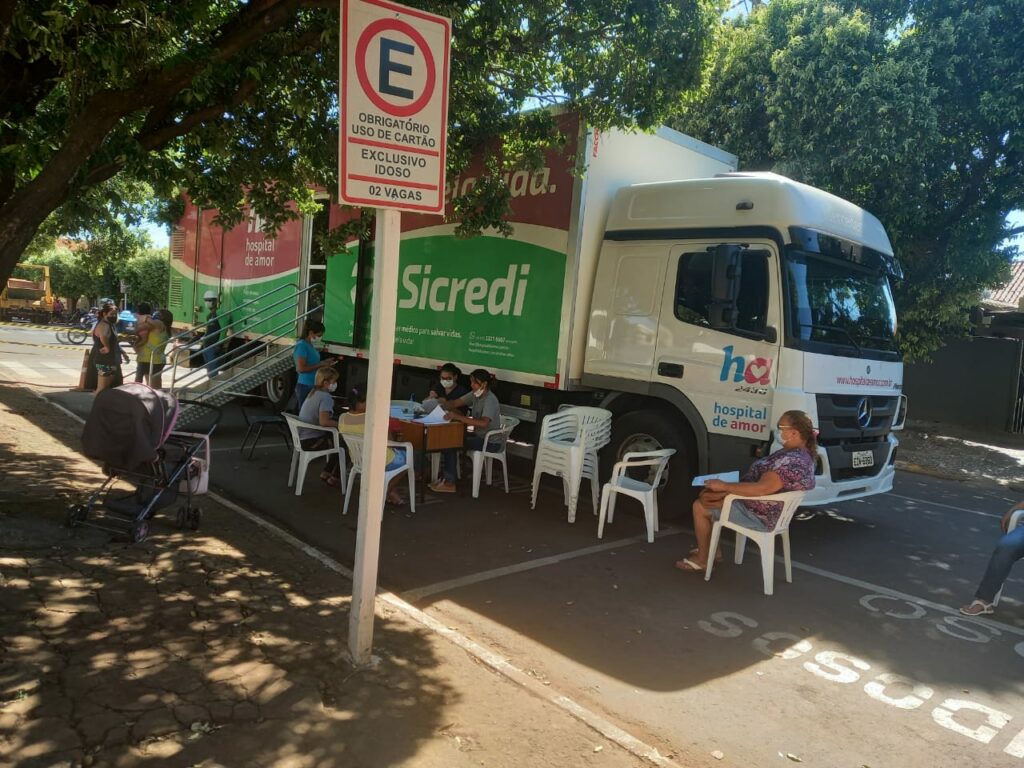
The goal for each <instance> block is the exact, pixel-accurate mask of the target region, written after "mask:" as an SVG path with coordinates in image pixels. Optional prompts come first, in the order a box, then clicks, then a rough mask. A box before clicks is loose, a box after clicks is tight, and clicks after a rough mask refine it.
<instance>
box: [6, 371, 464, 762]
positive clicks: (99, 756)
mask: <svg viewBox="0 0 1024 768" xmlns="http://www.w3.org/2000/svg"><path fill="white" fill-rule="evenodd" d="M4 389H6V388H4ZM11 394H12V393H11V392H10V391H7V392H4V391H0V400H3V402H4V403H5V404H9V403H11V402H15V403H19V401H20V405H16V406H14V408H13V409H12V408H11V407H7V411H8V416H9V417H10V418H7V419H5V428H4V431H3V432H2V433H0V467H2V472H3V477H2V485H0V489H2V491H0V530H2V535H0V606H2V616H0V637H2V638H3V639H2V644H0V752H3V753H4V754H5V756H6V758H5V759H8V760H13V762H14V764H17V765H19V766H24V767H28V766H36V765H38V766H50V765H58V764H64V763H68V762H73V763H76V764H79V763H83V764H85V765H91V764H97V765H99V764H103V765H145V764H150V763H152V764H159V765H161V766H164V765H167V766H177V765H182V766H185V765H189V766H191V765H196V764H205V765H216V764H221V765H294V766H306V765H308V766H328V767H330V766H354V765H393V764H397V763H401V762H403V760H407V759H408V758H409V757H410V756H412V755H415V754H416V753H417V750H418V748H419V746H420V745H421V744H422V742H423V741H425V740H427V739H430V738H434V737H436V734H437V733H438V731H439V730H440V729H441V727H442V725H443V722H442V720H441V718H442V713H443V712H444V710H445V709H446V708H447V707H449V706H451V705H452V704H453V703H455V702H456V701H457V700H458V694H456V693H455V692H454V690H453V689H452V688H451V687H450V686H449V685H448V684H447V683H446V682H445V681H444V680H443V679H442V678H441V676H440V673H439V672H438V670H437V666H438V660H437V658H436V655H435V652H434V650H433V649H432V647H431V645H430V643H429V638H428V637H427V636H426V635H424V634H423V633H421V632H419V631H415V630H410V629H409V628H408V627H407V626H406V627H403V626H399V625H398V624H396V623H395V622H393V621H390V620H388V619H386V618H385V619H380V618H378V623H377V629H376V640H375V642H376V648H377V649H378V653H379V654H380V655H382V656H385V657H386V658H387V661H388V663H386V664H382V665H380V666H379V667H378V668H377V669H376V670H363V671H357V670H355V669H353V668H352V667H351V666H350V665H349V664H348V662H347V661H346V659H345V655H344V647H345V640H346V638H347V626H348V625H347V620H348V605H349V597H348V594H349V592H350V585H349V584H348V583H347V582H343V581H341V580H340V578H339V579H337V581H336V582H334V580H333V579H331V578H328V577H326V576H325V572H324V571H323V569H322V567H320V566H319V565H315V564H314V563H313V561H310V560H306V559H305V558H304V557H302V556H301V555H298V554H295V553H293V552H291V551H281V549H280V545H279V544H278V543H276V542H273V541H271V540H270V539H269V538H267V537H266V536H264V535H263V534H262V533H261V532H260V531H258V530H255V531H254V530H249V529H246V530H245V531H233V530H232V522H234V521H235V520H236V518H234V517H233V516H216V515H208V517H207V521H208V522H209V525H208V526H205V529H204V530H202V531H199V532H197V533H192V532H188V533H184V532H179V531H177V530H175V529H174V528H173V527H172V526H171V525H170V523H168V522H167V521H166V519H164V521H163V522H161V518H159V517H158V518H157V521H156V525H155V526H154V532H153V535H152V536H151V537H150V538H149V539H147V541H146V542H144V543H142V544H140V545H134V546H128V545H126V544H125V543H123V542H119V541H115V540H111V539H110V538H109V536H108V535H107V534H105V533H101V532H98V531H88V530H87V531H83V532H82V533H81V534H78V533H76V535H74V536H73V537H69V534H68V531H67V530H66V529H64V528H63V527H62V525H61V522H62V520H63V514H64V510H65V508H66V504H67V502H68V497H69V496H70V495H72V494H73V493H74V492H75V491H76V490H77V489H81V488H82V486H83V483H84V484H85V485H90V484H92V483H98V482H99V474H98V472H97V470H96V468H95V467H94V466H93V465H92V464H90V463H89V462H87V461H85V460H84V459H81V458H78V457H71V458H69V459H67V460H61V461H55V460H54V456H55V455H58V453H59V449H60V446H59V445H57V444H56V443H53V444H45V441H44V444H40V445H36V446H32V448H35V449H36V450H25V447H24V446H19V443H18V440H17V438H18V434H17V433H18V431H19V429H18V427H19V425H27V424H34V425H36V426H39V427H42V429H44V430H47V431H51V434H52V429H51V428H52V427H53V426H54V425H53V424H52V423H48V422H49V420H50V419H51V414H49V413H44V412H43V410H42V409H48V408H49V406H46V405H44V404H42V403H39V409H36V408H35V407H26V406H25V404H24V399H25V394H24V393H15V396H14V397H11V396H10V395H11ZM19 394H20V398H19V397H17V395H19ZM0 407H4V406H0ZM19 407H20V409H21V410H20V412H19V411H18V410H16V409H17V408H19ZM58 418H62V417H59V415H58ZM8 425H9V426H8ZM58 434H59V433H58ZM66 439H67V440H68V441H69V442H71V440H70V438H67V437H66ZM250 528H251V527H250ZM332 582H334V583H332Z"/></svg>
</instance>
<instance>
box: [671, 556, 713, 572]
mask: <svg viewBox="0 0 1024 768" xmlns="http://www.w3.org/2000/svg"><path fill="white" fill-rule="evenodd" d="M675 566H676V568H678V569H679V570H680V571H685V572H687V573H704V571H706V570H707V566H706V565H698V564H697V563H695V562H693V560H691V559H690V558H688V557H686V558H683V559H682V560H677V561H676V562H675Z"/></svg>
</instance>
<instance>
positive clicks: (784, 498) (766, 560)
mask: <svg viewBox="0 0 1024 768" xmlns="http://www.w3.org/2000/svg"><path fill="white" fill-rule="evenodd" d="M803 498H804V492H803V491H787V492H786V493H776V494H772V495H771V496H736V495H734V494H731V493H730V494H729V495H728V496H726V497H725V499H724V500H723V501H722V514H721V516H720V517H719V518H718V520H716V521H715V525H714V527H713V528H712V529H711V549H709V550H708V551H709V552H717V551H718V540H719V538H720V537H721V535H722V529H723V528H731V529H732V530H734V531H736V557H735V562H736V564H737V565H739V564H740V563H742V562H743V552H744V550H745V549H746V546H747V539H748V538H750V539H753V540H754V541H755V542H757V546H758V549H760V550H761V572H762V574H763V575H764V593H765V594H766V595H771V594H772V592H773V588H774V583H775V537H776V536H782V554H783V559H784V560H785V564H786V581H787V582H789V583H793V562H792V560H791V558H790V553H789V523H790V521H791V520H792V519H793V515H794V514H796V510H797V508H798V507H799V506H800V502H801V501H803ZM746 499H750V500H752V501H776V502H781V503H782V511H781V512H780V513H779V520H778V522H777V523H775V527H774V528H772V530H770V531H761V530H758V529H756V528H748V527H747V526H746V525H744V524H743V523H741V522H739V521H738V520H732V519H730V517H729V515H730V512H731V511H732V503H733V502H734V501H736V500H741V501H742V500H746ZM714 565H715V558H714V557H713V556H711V557H708V568H707V571H706V572H705V573H704V581H709V580H710V579H711V569H712V568H713V567H714Z"/></svg>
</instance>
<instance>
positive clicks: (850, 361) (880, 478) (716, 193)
mask: <svg viewBox="0 0 1024 768" xmlns="http://www.w3.org/2000/svg"><path fill="white" fill-rule="evenodd" d="M889 276H896V277H901V274H900V268H899V265H898V264H897V262H896V260H895V259H894V257H893V251H892V246H891V245H890V243H889V239H888V237H887V236H886V233H885V230H884V228H883V227H882V225H881V223H880V222H879V221H878V219H876V218H875V217H874V216H872V215H871V214H870V213H868V212H866V211H864V210H862V209H861V208H859V207H857V206H856V205H853V204H852V203H849V202H847V201H845V200H842V199H840V198H838V197H835V196H834V195H831V194H829V193H827V192H823V191H821V190H819V189H815V188H813V187H809V186H806V185H804V184H800V183H797V182H794V181H791V180H790V179H787V178H784V177H782V176H778V175H775V174H771V173H725V174H720V175H718V176H715V177H713V178H706V179H696V180H689V181H678V182H659V183H651V184H634V185H630V186H627V187H624V188H622V189H620V190H619V191H618V193H617V194H616V196H615V199H614V202H613V203H612V205H611V208H610V211H609V215H608V219H607V224H606V228H605V233H604V242H603V246H602V248H601V252H600V256H599V259H598V264H597V274H596V277H595V282H594V289H593V294H592V300H591V310H590V322H589V328H588V338H587V349H586V356H585V360H584V370H583V382H582V383H583V384H584V385H585V386H588V387H592V388H595V389H601V390H605V391H607V392H608V393H609V394H608V396H607V405H608V407H611V408H612V409H613V410H615V411H616V412H617V420H616V431H617V435H616V437H615V439H613V443H614V444H615V446H616V448H617V451H616V452H617V453H619V454H621V453H624V452H626V451H627V450H634V449H649V448H652V447H655V446H658V445H672V444H674V443H676V442H677V440H674V439H672V437H670V432H672V431H676V432H678V431H682V432H683V433H684V434H685V435H686V440H685V442H686V444H687V445H686V447H687V448H689V449H690V451H692V455H693V456H694V457H695V459H696V461H695V464H696V466H697V468H698V469H699V470H700V471H701V472H714V471H723V470H728V469H736V468H745V467H746V466H748V465H749V463H750V461H751V458H752V456H753V455H757V454H760V453H764V452H767V451H771V450H775V449H777V448H779V447H780V444H779V442H778V436H777V433H776V428H775V425H776V424H777V422H778V419H779V417H780V416H781V415H782V414H783V413H784V412H785V411H787V410H790V409H799V410H802V411H805V412H806V413H808V414H809V415H810V416H811V419H812V420H813V422H814V424H815V425H816V427H817V428H818V430H819V436H818V441H819V448H818V469H817V478H816V480H817V485H816V488H815V489H814V490H813V491H811V492H810V493H808V495H807V498H806V502H805V503H807V504H812V505H813V504H825V503H830V502H833V501H836V500H840V499H850V498H856V497H859V496H866V495H870V494H875V493H881V492H884V491H887V490H890V489H891V488H892V482H893V476H894V467H893V462H894V460H895V452H896V447H897V444H898V442H897V440H896V438H895V436H894V434H893V432H894V431H895V430H898V429H900V428H901V427H902V422H903V419H904V418H905V413H906V408H905V401H904V399H903V396H902V385H903V364H902V362H901V357H900V354H899V352H898V350H897V347H896V342H895V333H896V311H895V307H894V304H893V299H892V294H891V291H890V287H889V281H888V278H889Z"/></svg>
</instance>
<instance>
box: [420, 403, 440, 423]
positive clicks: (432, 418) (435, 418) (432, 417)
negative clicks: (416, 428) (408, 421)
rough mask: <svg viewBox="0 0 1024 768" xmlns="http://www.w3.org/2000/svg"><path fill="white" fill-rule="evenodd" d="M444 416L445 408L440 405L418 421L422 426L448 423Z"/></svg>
mask: <svg viewBox="0 0 1024 768" xmlns="http://www.w3.org/2000/svg"><path fill="white" fill-rule="evenodd" d="M444 414H445V410H444V408H442V407H441V406H440V405H439V406H437V407H436V408H435V409H434V410H432V411H431V412H430V413H428V414H427V415H426V416H420V417H419V418H418V419H416V421H417V422H418V423H420V424H444V423H445V422H446V421H447V419H445V417H444Z"/></svg>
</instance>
